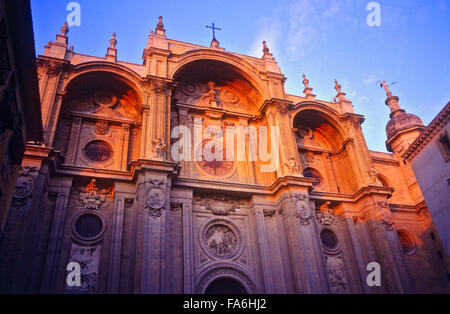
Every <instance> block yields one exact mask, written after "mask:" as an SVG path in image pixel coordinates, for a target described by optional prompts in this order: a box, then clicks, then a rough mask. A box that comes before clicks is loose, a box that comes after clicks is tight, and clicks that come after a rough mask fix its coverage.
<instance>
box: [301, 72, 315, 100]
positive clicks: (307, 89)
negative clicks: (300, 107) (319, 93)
mask: <svg viewBox="0 0 450 314" xmlns="http://www.w3.org/2000/svg"><path fill="white" fill-rule="evenodd" d="M303 85H305V89H304V90H303V93H304V94H305V98H307V99H315V98H316V95H314V94H313V93H312V91H313V89H312V88H311V87H310V86H309V80H308V79H307V78H306V75H305V74H303Z"/></svg>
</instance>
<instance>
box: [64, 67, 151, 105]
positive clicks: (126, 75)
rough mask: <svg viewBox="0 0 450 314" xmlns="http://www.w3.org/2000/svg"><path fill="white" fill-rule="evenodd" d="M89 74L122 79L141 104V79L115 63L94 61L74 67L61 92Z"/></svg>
mask: <svg viewBox="0 0 450 314" xmlns="http://www.w3.org/2000/svg"><path fill="white" fill-rule="evenodd" d="M91 72H105V73H111V74H114V75H116V77H117V78H119V79H122V80H123V82H124V83H126V84H127V85H129V86H130V88H132V89H134V90H135V91H136V92H137V93H138V95H139V98H140V101H141V103H142V99H143V95H144V92H143V90H142V89H141V82H142V77H141V76H140V75H139V74H138V73H136V72H135V71H133V70H131V69H129V68H127V67H124V66H122V65H120V64H117V63H110V62H105V61H94V62H86V63H82V64H79V65H76V66H74V67H73V68H72V70H71V72H70V75H69V77H68V79H67V80H65V82H64V85H63V86H62V90H64V91H65V92H67V91H68V89H69V87H70V85H71V84H73V82H74V81H76V80H78V79H79V77H81V76H84V75H86V74H88V73H91Z"/></svg>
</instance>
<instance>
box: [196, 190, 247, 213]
mask: <svg viewBox="0 0 450 314" xmlns="http://www.w3.org/2000/svg"><path fill="white" fill-rule="evenodd" d="M202 205H204V206H205V208H206V209H207V210H209V211H212V212H213V213H214V215H218V216H228V215H229V214H230V213H233V212H236V209H238V208H239V201H238V200H237V199H233V198H231V197H230V196H227V195H213V196H209V197H203V198H202Z"/></svg>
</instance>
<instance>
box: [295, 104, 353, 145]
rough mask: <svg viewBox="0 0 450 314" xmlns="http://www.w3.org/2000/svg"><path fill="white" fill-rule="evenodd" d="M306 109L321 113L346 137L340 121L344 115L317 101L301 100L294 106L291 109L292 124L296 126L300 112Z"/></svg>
mask: <svg viewBox="0 0 450 314" xmlns="http://www.w3.org/2000/svg"><path fill="white" fill-rule="evenodd" d="M305 111H314V112H316V113H317V114H321V115H322V117H323V118H324V119H325V120H326V121H327V122H328V123H330V124H331V125H332V126H333V127H334V128H336V130H337V131H338V132H339V134H340V136H342V137H344V134H345V133H346V132H345V129H344V127H343V125H342V124H341V122H340V119H341V118H342V115H340V114H339V113H338V112H337V111H336V110H334V109H333V108H330V107H329V106H326V105H324V104H322V103H320V102H316V101H306V102H300V103H297V104H296V105H294V106H293V110H292V111H291V125H292V126H293V127H295V125H294V124H295V121H296V119H297V117H298V115H299V114H301V113H302V112H305Z"/></svg>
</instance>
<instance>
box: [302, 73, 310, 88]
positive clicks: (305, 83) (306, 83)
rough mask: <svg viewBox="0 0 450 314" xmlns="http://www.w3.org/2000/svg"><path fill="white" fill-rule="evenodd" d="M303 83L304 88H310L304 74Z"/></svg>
mask: <svg viewBox="0 0 450 314" xmlns="http://www.w3.org/2000/svg"><path fill="white" fill-rule="evenodd" d="M303 85H305V88H310V87H309V80H308V79H307V78H306V75H305V74H303Z"/></svg>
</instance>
